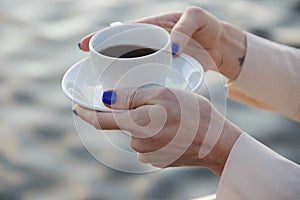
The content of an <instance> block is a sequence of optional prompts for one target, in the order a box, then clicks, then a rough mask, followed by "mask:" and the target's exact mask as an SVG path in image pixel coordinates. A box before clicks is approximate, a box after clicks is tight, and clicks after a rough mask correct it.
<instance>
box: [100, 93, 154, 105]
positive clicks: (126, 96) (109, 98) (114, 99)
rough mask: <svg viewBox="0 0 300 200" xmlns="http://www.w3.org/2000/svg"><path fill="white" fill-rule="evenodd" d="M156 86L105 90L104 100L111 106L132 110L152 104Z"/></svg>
mask: <svg viewBox="0 0 300 200" xmlns="http://www.w3.org/2000/svg"><path fill="white" fill-rule="evenodd" d="M155 90H156V88H138V89H130V88H128V89H116V90H108V91H105V92H103V95H102V102H103V103H104V104H105V105H106V106H107V107H109V108H112V109H118V110H130V109H135V108H137V107H140V106H143V105H152V104H153V103H151V102H152V100H153V99H154V98H155V96H154V95H155V94H156V93H157V92H155Z"/></svg>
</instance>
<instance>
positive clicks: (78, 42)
mask: <svg viewBox="0 0 300 200" xmlns="http://www.w3.org/2000/svg"><path fill="white" fill-rule="evenodd" d="M77 46H78V48H79V49H80V50H81V47H80V42H78V44H77Z"/></svg>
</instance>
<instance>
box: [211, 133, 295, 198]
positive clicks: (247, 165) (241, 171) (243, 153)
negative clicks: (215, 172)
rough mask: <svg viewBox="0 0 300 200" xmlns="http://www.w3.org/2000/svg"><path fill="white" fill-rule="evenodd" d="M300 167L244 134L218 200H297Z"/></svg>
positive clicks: (230, 160)
mask: <svg viewBox="0 0 300 200" xmlns="http://www.w3.org/2000/svg"><path fill="white" fill-rule="evenodd" d="M299 185H300V167H299V165H297V164H295V163H293V162H291V161H289V160H287V159H285V158H284V157H282V156H280V155H279V154H277V153H275V152H274V151H272V150H271V149H269V148H267V147H266V146H264V145H263V144H261V143H259V142H258V141H256V140H255V139H253V138H252V137H250V136H249V135H248V134H246V133H243V134H242V135H241V136H240V137H239V139H238V140H237V142H236V143H235V145H234V146H233V148H232V150H231V152H230V155H229V157H228V159H227V162H226V164H225V167H224V170H223V174H222V176H221V180H220V183H219V186H218V191H217V200H218V199H219V200H221V199H222V200H240V199H243V200H252V199H265V200H268V199H270V200H271V199H272V200H277V199H278V200H279V199H297V197H299V196H300V187H299Z"/></svg>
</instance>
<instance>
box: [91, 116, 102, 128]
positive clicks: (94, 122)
mask: <svg viewBox="0 0 300 200" xmlns="http://www.w3.org/2000/svg"><path fill="white" fill-rule="evenodd" d="M92 126H93V127H94V128H95V129H98V130H101V126H100V123H99V121H98V120H97V119H93V120H92Z"/></svg>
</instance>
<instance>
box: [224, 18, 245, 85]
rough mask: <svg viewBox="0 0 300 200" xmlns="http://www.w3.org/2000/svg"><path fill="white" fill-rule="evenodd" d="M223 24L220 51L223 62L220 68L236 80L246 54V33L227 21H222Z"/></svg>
mask: <svg viewBox="0 0 300 200" xmlns="http://www.w3.org/2000/svg"><path fill="white" fill-rule="evenodd" d="M221 26H222V34H221V38H220V44H221V45H220V51H221V55H222V62H221V64H220V66H219V70H220V72H221V73H222V74H223V75H225V76H226V77H227V78H229V79H231V80H235V79H236V78H237V77H238V75H239V74H240V71H241V68H242V66H243V62H244V59H245V56H246V50H247V45H246V34H245V33H244V32H243V31H241V30H240V29H238V28H237V27H234V26H232V25H231V24H228V23H226V22H222V23H221Z"/></svg>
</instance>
